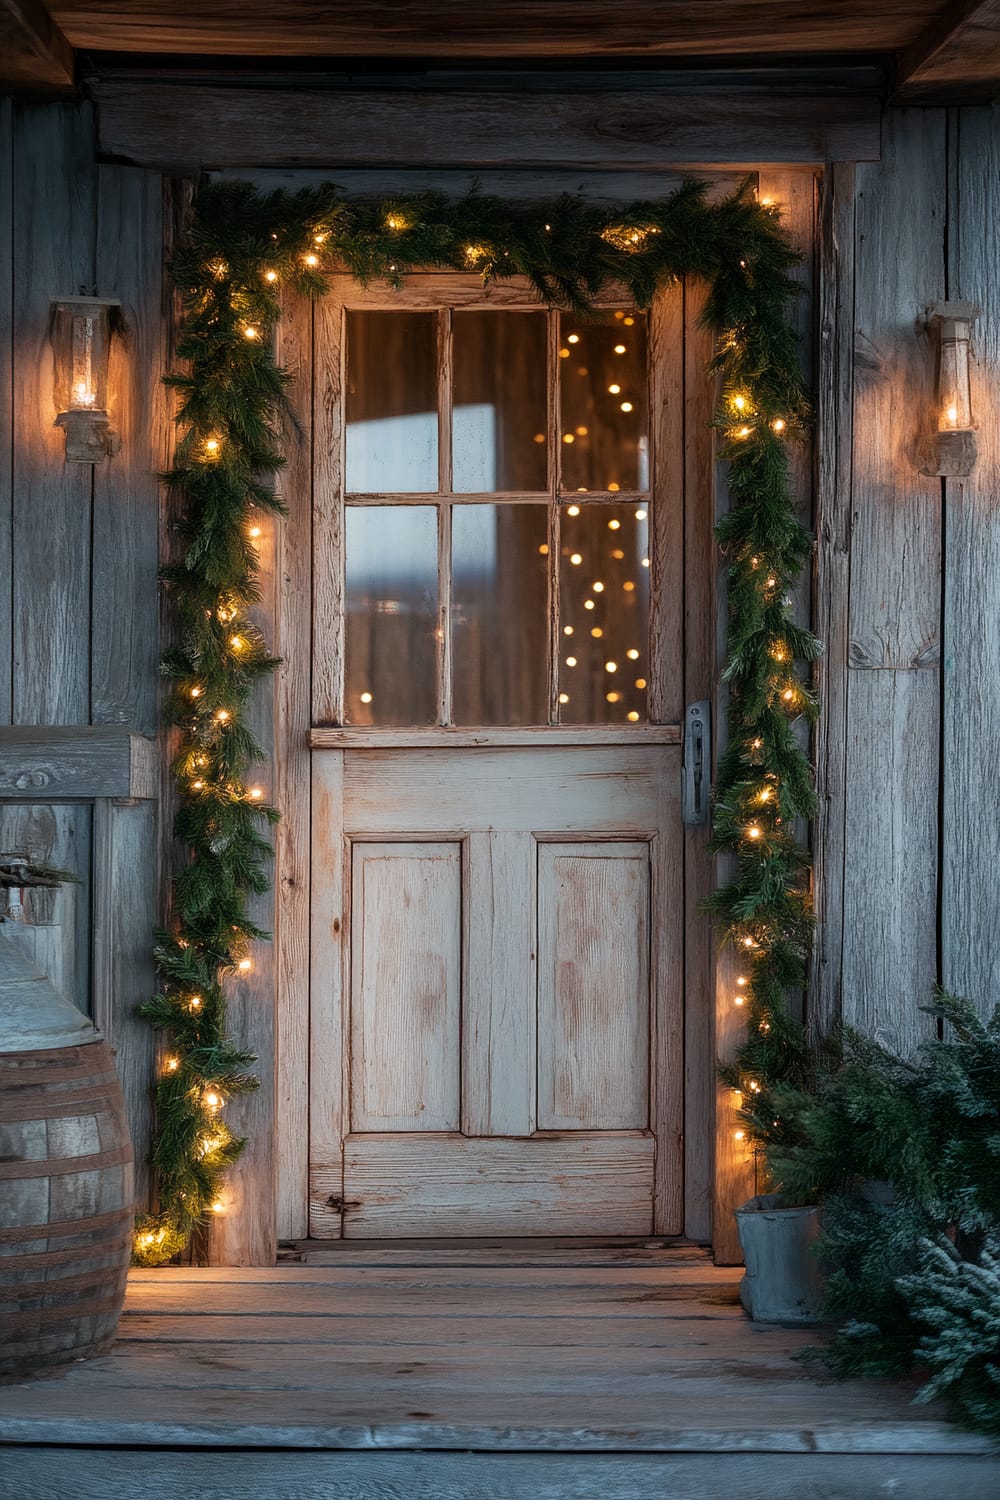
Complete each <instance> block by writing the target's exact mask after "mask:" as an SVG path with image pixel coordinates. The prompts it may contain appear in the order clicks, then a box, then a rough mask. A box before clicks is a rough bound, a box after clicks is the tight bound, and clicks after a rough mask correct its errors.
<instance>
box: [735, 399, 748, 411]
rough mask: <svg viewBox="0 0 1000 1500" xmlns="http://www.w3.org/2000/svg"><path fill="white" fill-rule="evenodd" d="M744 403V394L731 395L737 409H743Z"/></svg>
mask: <svg viewBox="0 0 1000 1500" xmlns="http://www.w3.org/2000/svg"><path fill="white" fill-rule="evenodd" d="M746 404H747V398H746V397H745V396H734V397H733V405H734V406H735V407H736V410H737V411H742V410H743V409H744V407H745V406H746Z"/></svg>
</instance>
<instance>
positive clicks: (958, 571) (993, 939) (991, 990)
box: [941, 105, 1000, 1017]
mask: <svg viewBox="0 0 1000 1500" xmlns="http://www.w3.org/2000/svg"><path fill="white" fill-rule="evenodd" d="M952 121H953V125H954V128H953V129H952V131H951V132H950V156H951V160H950V163H949V167H950V202H949V216H948V223H949V245H948V252H949V254H948V270H949V278H950V279H949V286H948V295H949V297H963V298H965V297H967V298H970V299H972V300H974V301H975V302H976V304H977V305H978V308H979V318H978V321H977V324H976V329H975V338H974V344H973V360H972V402H973V414H974V419H975V420H976V421H977V422H978V434H977V445H978V450H979V451H978V457H977V461H976V467H975V469H974V471H973V473H972V474H971V475H970V477H969V478H968V479H954V480H948V481H946V483H945V496H946V501H945V559H946V573H945V595H944V661H943V671H944V725H943V756H942V767H943V799H942V823H943V827H942V911H941V916H942V932H941V947H942V953H941V957H942V982H943V984H944V985H945V987H946V988H948V989H952V990H954V991H956V992H957V993H958V994H962V995H966V996H967V997H968V998H969V999H970V1000H972V1001H973V1002H974V1003H975V1004H976V1005H978V1006H979V1007H980V1009H981V1013H982V1014H983V1016H984V1017H985V1016H987V1015H988V1014H989V1013H990V1011H991V1009H992V1007H993V1005H994V1004H995V1002H996V999H997V996H998V994H1000V930H998V922H997V901H996V870H997V866H998V862H1000V820H998V817H997V800H998V799H997V784H996V758H995V755H994V754H993V751H992V747H993V746H994V745H995V744H996V740H997V736H998V734H1000V629H998V624H997V617H996V607H995V601H996V596H997V581H998V579H1000V512H998V508H997V496H998V493H1000V441H998V437H997V424H996V421H995V418H994V416H993V413H994V411H995V408H996V401H997V392H998V390H1000V270H998V267H997V262H996V238H995V234H994V232H993V226H994V225H995V224H996V223H997V220H998V218H1000V189H998V186H997V182H998V172H1000V110H998V109H997V108H996V107H995V106H993V107H990V106H988V105H987V106H982V107H976V108H971V107H967V108H963V109H961V110H956V111H953V112H952Z"/></svg>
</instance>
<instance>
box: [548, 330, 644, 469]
mask: <svg viewBox="0 0 1000 1500" xmlns="http://www.w3.org/2000/svg"><path fill="white" fill-rule="evenodd" d="M559 376H560V387H561V396H560V407H561V411H560V433H559V436H560V443H559V450H560V457H561V459H562V489H563V492H564V493H569V492H570V491H574V490H644V489H647V488H648V485H649V438H648V432H649V423H648V416H647V401H646V319H645V317H644V316H643V315H642V314H641V313H622V312H617V313H613V314H608V315H606V316H605V317H604V318H603V319H602V320H601V321H600V322H599V323H584V322H581V321H580V320H578V319H576V318H573V317H571V316H570V315H569V314H567V313H562V314H561V315H560V319H559Z"/></svg>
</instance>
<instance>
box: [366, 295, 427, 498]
mask: <svg viewBox="0 0 1000 1500" xmlns="http://www.w3.org/2000/svg"><path fill="white" fill-rule="evenodd" d="M345 411H346V425H347V434H346V447H347V458H346V466H345V467H346V478H345V487H346V489H347V490H348V491H349V492H351V493H353V494H363V495H384V494H391V493H393V492H399V491H402V492H403V493H406V492H417V493H422V492H424V491H430V492H433V491H435V490H436V489H437V487H438V415H437V314H436V313H432V312H368V311H354V312H348V314H347V393H346V398H345Z"/></svg>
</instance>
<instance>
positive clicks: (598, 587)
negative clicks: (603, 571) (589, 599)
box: [590, 580, 604, 594]
mask: <svg viewBox="0 0 1000 1500" xmlns="http://www.w3.org/2000/svg"><path fill="white" fill-rule="evenodd" d="M590 587H591V589H592V590H593V592H594V593H595V594H603V593H604V584H603V583H601V582H600V580H598V582H597V583H592V584H591V585H590Z"/></svg>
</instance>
